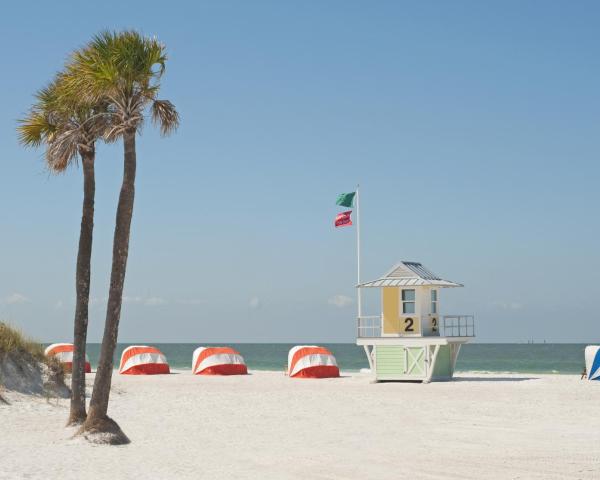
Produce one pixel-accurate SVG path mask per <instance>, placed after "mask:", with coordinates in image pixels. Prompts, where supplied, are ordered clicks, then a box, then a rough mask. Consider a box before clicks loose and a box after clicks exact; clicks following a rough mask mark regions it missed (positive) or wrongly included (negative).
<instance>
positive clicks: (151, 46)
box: [67, 31, 179, 444]
mask: <svg viewBox="0 0 600 480" xmlns="http://www.w3.org/2000/svg"><path fill="white" fill-rule="evenodd" d="M166 60H167V57H166V54H165V47H164V46H163V45H162V44H161V43H160V42H158V40H156V39H155V38H147V37H144V36H142V35H141V34H139V33H138V32H135V31H124V32H109V31H105V32H102V33H100V34H98V35H96V36H95V37H94V38H93V39H92V41H91V42H90V43H89V44H88V45H87V46H86V47H85V48H84V49H83V50H80V51H78V52H76V53H75V55H74V56H73V57H72V59H71V62H70V64H69V65H68V66H67V70H68V72H69V78H70V82H69V84H70V90H71V91H72V92H76V93H77V94H78V95H80V97H81V98H83V99H85V101H90V102H97V101H106V102H108V104H109V109H110V111H111V120H110V121H111V127H110V129H109V131H108V133H107V137H108V138H109V139H111V140H114V139H116V138H122V139H123V144H124V171H123V181H122V184H121V192H120V194H119V203H118V207H117V216H116V222H115V233H114V240H113V257H112V271H111V277H110V288H109V294H108V304H107V310H106V322H105V325H104V335H103V338H102V347H101V349H100V359H99V362H98V370H97V373H96V378H95V381H94V390H93V392H92V398H91V401H90V409H89V413H88V417H87V420H86V422H85V424H84V425H83V427H82V429H81V431H80V433H82V434H84V435H85V436H86V437H87V438H88V439H89V440H91V441H94V442H101V443H111V444H122V443H128V442H129V440H128V438H127V437H126V436H125V434H124V433H123V432H122V431H121V429H120V428H119V426H118V425H117V423H116V422H115V421H114V420H112V419H110V418H109V417H108V402H109V397H110V387H111V380H112V373H113V356H114V353H115V348H116V345H117V336H118V331H119V320H120V317H121V304H122V299H123V285H124V282H125V270H126V267H127V256H128V253H129V232H130V227H131V218H132V215H133V202H134V196H135V173H136V150H135V140H136V134H137V132H138V131H139V130H140V128H141V127H142V126H143V124H144V120H145V118H146V116H147V114H148V113H147V112H148V110H149V111H150V112H151V117H152V120H153V121H154V122H155V123H157V124H158V125H159V126H160V130H161V133H162V134H163V135H168V134H169V133H171V132H173V131H174V130H175V129H176V128H177V127H178V125H179V115H178V113H177V110H176V109H175V107H174V105H173V104H172V103H171V102H170V101H168V100H159V99H158V98H157V95H158V91H159V88H160V83H159V81H160V78H161V76H162V74H163V73H164V70H165V62H166ZM96 434H100V435H96Z"/></svg>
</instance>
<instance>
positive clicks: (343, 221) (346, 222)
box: [335, 210, 352, 227]
mask: <svg viewBox="0 0 600 480" xmlns="http://www.w3.org/2000/svg"><path fill="white" fill-rule="evenodd" d="M351 213H352V210H348V211H347V212H342V213H338V214H337V215H336V216H335V226H336V227H349V226H350V225H352V219H351V218H350V214H351Z"/></svg>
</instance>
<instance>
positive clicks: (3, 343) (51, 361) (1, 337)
mask: <svg viewBox="0 0 600 480" xmlns="http://www.w3.org/2000/svg"><path fill="white" fill-rule="evenodd" d="M7 358H8V359H9V361H10V360H11V359H12V360H13V361H15V362H16V363H18V364H20V365H26V364H29V365H33V364H35V365H39V364H44V365H46V367H48V370H49V371H50V372H51V373H52V378H53V379H55V381H57V382H59V383H63V382H64V373H65V372H64V368H63V366H62V364H61V363H60V361H59V360H58V359H56V358H54V357H46V355H45V354H44V347H43V346H42V344H41V343H39V342H37V341H35V340H33V339H31V338H30V337H28V336H27V335H25V334H24V333H23V332H21V331H20V330H19V329H17V328H14V327H12V326H10V325H8V324H7V323H5V322H0V366H1V364H2V362H3V361H4V360H5V359H7ZM2 388H3V381H2V375H1V372H0V391H1V390H2ZM0 402H2V403H7V402H6V400H5V399H4V398H2V396H1V395H0Z"/></svg>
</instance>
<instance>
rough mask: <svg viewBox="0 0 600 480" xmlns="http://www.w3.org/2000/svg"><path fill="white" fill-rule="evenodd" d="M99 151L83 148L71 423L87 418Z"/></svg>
mask: <svg viewBox="0 0 600 480" xmlns="http://www.w3.org/2000/svg"><path fill="white" fill-rule="evenodd" d="M94 160H95V152H94V150H93V149H92V150H91V151H82V152H81V163H82V164H83V211H82V213H81V230H80V233H79V251H78V253H77V273H76V279H75V289H76V293H77V299H76V305H75V322H74V334H73V337H74V338H73V345H74V351H73V369H72V374H71V411H70V413H69V421H68V423H67V424H68V425H78V424H81V423H83V422H84V421H85V418H86V413H85V346H86V339H87V328H88V304H89V300H90V264H91V258H92V237H93V233H94V196H95V193H96V179H95V175H94Z"/></svg>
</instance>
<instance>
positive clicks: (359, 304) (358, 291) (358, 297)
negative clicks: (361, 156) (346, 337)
mask: <svg viewBox="0 0 600 480" xmlns="http://www.w3.org/2000/svg"><path fill="white" fill-rule="evenodd" d="M359 188H360V185H357V186H356V276H357V280H358V283H357V285H360V194H359V192H358V190H359ZM361 297H362V295H361V289H360V287H357V288H356V306H357V308H358V318H359V322H360V317H361V316H362V301H361V300H362V298H361Z"/></svg>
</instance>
